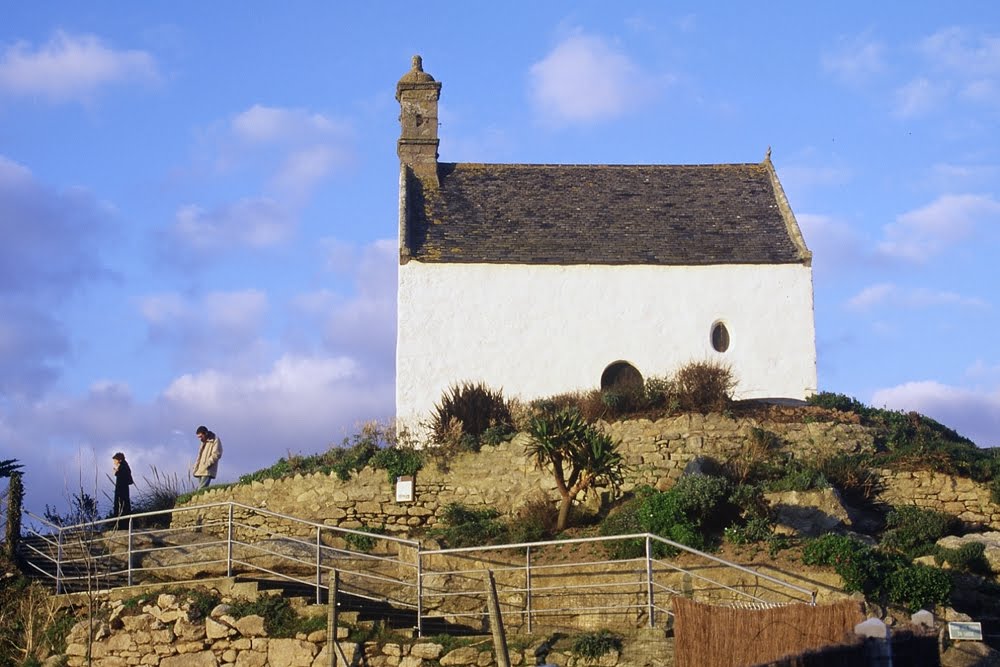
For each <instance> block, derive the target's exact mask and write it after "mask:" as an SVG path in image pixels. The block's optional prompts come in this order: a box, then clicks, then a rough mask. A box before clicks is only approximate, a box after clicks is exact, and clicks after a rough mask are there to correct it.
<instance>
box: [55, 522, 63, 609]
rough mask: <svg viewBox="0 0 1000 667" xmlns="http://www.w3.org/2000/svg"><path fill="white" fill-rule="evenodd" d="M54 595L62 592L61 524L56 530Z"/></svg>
mask: <svg viewBox="0 0 1000 667" xmlns="http://www.w3.org/2000/svg"><path fill="white" fill-rule="evenodd" d="M56 536H57V537H56V595H59V594H61V593H62V592H63V586H62V559H63V531H62V526H60V527H59V530H58V531H57V532H56Z"/></svg>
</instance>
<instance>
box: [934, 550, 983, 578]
mask: <svg viewBox="0 0 1000 667" xmlns="http://www.w3.org/2000/svg"><path fill="white" fill-rule="evenodd" d="M985 554H986V545H985V544H983V543H982V542H967V543H965V544H963V545H962V546H960V547H958V548H957V549H948V548H946V547H938V548H937V550H936V551H935V552H934V562H935V563H937V564H938V565H941V564H942V563H947V564H948V565H950V566H951V568H952V569H954V570H958V571H959V572H972V573H975V574H983V575H988V574H990V571H991V568H990V563H989V561H988V560H986V555H985Z"/></svg>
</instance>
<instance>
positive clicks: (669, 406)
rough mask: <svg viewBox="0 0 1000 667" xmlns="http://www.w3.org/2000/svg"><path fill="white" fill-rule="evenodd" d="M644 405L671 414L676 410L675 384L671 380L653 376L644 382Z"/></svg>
mask: <svg viewBox="0 0 1000 667" xmlns="http://www.w3.org/2000/svg"><path fill="white" fill-rule="evenodd" d="M645 392H646V405H648V406H649V407H650V408H663V409H665V410H667V411H668V412H673V411H675V410H677V408H678V402H677V383H675V382H674V380H673V379H672V378H668V377H663V376H659V375H653V376H650V377H648V378H646V382H645Z"/></svg>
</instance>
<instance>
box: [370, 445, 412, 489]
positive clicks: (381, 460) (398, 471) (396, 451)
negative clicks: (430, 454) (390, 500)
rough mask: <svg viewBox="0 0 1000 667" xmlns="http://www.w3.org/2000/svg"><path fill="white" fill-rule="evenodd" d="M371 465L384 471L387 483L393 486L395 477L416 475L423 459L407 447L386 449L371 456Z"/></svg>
mask: <svg viewBox="0 0 1000 667" xmlns="http://www.w3.org/2000/svg"><path fill="white" fill-rule="evenodd" d="M371 464H372V465H373V466H374V467H376V468H381V469H383V470H385V471H386V473H387V474H388V476H389V483H390V484H395V483H396V478H397V477H404V476H406V475H416V474H417V471H418V470H420V469H421V468H422V467H423V465H424V457H423V456H422V455H421V454H420V452H418V451H417V450H415V449H410V448H409V447H386V448H385V449H380V450H378V452H377V453H376V454H375V455H374V456H372V458H371Z"/></svg>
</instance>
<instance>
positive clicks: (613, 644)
mask: <svg viewBox="0 0 1000 667" xmlns="http://www.w3.org/2000/svg"><path fill="white" fill-rule="evenodd" d="M621 650H622V638H621V636H620V635H617V634H615V633H614V632H611V631H610V630H598V631H596V632H585V633H583V634H582V635H579V636H578V637H577V638H576V639H575V640H574V641H573V647H572V651H573V654H574V655H578V656H580V657H581V658H589V659H590V660H596V659H598V658H600V657H601V656H602V655H606V654H608V653H611V652H612V651H618V652H621Z"/></svg>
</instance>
